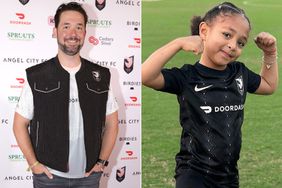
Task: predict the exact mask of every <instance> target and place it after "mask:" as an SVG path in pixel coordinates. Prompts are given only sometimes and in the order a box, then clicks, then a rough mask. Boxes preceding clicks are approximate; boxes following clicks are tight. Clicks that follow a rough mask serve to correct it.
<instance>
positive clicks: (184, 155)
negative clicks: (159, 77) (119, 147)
mask: <svg viewBox="0 0 282 188" xmlns="http://www.w3.org/2000/svg"><path fill="white" fill-rule="evenodd" d="M162 74H163V76H164V79H165V86H164V88H163V89H161V91H164V92H169V93H173V94H176V95H177V99H178V102H179V105H180V124H181V126H182V128H183V129H182V135H181V143H180V144H181V148H180V152H179V153H178V154H177V155H176V163H177V166H176V174H179V173H181V172H183V170H184V171H185V169H189V168H193V169H196V170H200V171H202V172H204V173H207V174H211V175H215V176H219V177H226V176H233V175H235V176H237V174H238V170H237V161H238V159H239V153H240V149H241V126H242V123H243V118H244V113H243V112H244V104H245V100H246V94H247V92H250V93H253V92H255V91H256V89H257V88H258V87H259V84H260V82H261V77H260V76H259V75H258V74H255V73H254V72H252V71H250V70H249V69H248V68H247V67H245V65H244V64H243V63H240V62H232V63H229V64H228V66H227V68H226V69H225V70H222V71H219V70H214V69H210V68H208V67H205V66H203V65H202V64H200V63H198V62H197V63H196V64H195V65H184V66H183V67H182V68H180V69H179V68H172V69H163V70H162Z"/></svg>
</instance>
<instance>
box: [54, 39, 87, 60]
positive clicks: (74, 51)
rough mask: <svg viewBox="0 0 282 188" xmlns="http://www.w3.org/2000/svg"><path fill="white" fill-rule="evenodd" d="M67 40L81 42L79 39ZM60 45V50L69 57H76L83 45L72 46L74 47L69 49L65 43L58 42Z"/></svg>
mask: <svg viewBox="0 0 282 188" xmlns="http://www.w3.org/2000/svg"><path fill="white" fill-rule="evenodd" d="M66 40H79V39H78V38H72V37H70V38H68V39H65V41H66ZM58 45H59V48H60V49H61V50H62V51H63V52H64V53H65V54H67V55H70V56H74V55H76V54H77V53H78V52H79V51H80V49H81V48H82V45H83V44H79V45H76V46H72V47H68V46H67V45H66V44H65V43H64V44H62V43H60V41H59V40H58Z"/></svg>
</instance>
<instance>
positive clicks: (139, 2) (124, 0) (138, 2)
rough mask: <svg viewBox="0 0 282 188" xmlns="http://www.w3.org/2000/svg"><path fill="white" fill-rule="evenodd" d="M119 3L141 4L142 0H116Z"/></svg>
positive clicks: (126, 4) (127, 4) (128, 4)
mask: <svg viewBox="0 0 282 188" xmlns="http://www.w3.org/2000/svg"><path fill="white" fill-rule="evenodd" d="M116 4H117V5H125V6H140V5H141V1H136V0H135V1H134V0H116Z"/></svg>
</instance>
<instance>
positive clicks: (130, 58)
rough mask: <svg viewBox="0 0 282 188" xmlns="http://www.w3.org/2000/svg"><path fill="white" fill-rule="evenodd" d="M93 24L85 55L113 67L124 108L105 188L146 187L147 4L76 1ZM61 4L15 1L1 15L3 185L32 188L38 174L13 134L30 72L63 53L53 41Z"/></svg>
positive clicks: (138, 0)
mask: <svg viewBox="0 0 282 188" xmlns="http://www.w3.org/2000/svg"><path fill="white" fill-rule="evenodd" d="M75 1H76V2H78V3H81V4H83V7H84V8H85V9H86V10H87V13H88V16H89V20H88V23H87V35H86V38H85V43H84V47H83V49H82V52H81V56H82V57H84V58H86V59H89V60H90V61H92V62H93V63H97V64H100V65H102V66H105V67H108V68H109V69H110V70H111V73H112V82H111V85H112V88H113V92H114V94H115V96H116V99H117V101H118V104H119V134H118V138H117V140H116V145H115V148H114V151H113V153H112V155H111V157H110V160H109V161H110V164H109V166H108V167H107V168H106V169H105V171H104V173H103V176H102V179H101V187H102V188H107V187H108V188H127V187H128V188H132V187H134V188H138V187H141V76H140V72H141V71H140V69H141V0H75ZM66 2H69V1H65V0H56V1H46V0H13V1H6V2H3V3H2V4H1V7H2V8H1V12H0V17H1V19H0V41H1V45H0V75H1V77H0V185H1V188H22V187H32V175H31V173H30V172H27V171H26V169H27V163H26V160H25V158H24V156H23V154H22V152H21V151H20V148H19V147H18V145H17V143H16V140H15V137H14V135H13V131H12V127H13V116H14V110H15V106H16V104H17V102H18V100H19V96H20V93H21V89H22V87H23V85H24V84H25V82H26V75H25V69H26V68H27V67H30V66H32V65H35V64H38V63H41V62H43V61H45V60H47V59H49V58H52V57H54V56H55V55H56V54H57V39H55V38H52V29H53V27H54V18H53V16H54V14H55V11H56V9H57V7H58V6H59V5H60V4H61V3H66Z"/></svg>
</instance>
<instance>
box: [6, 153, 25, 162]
mask: <svg viewBox="0 0 282 188" xmlns="http://www.w3.org/2000/svg"><path fill="white" fill-rule="evenodd" d="M8 158H9V160H10V161H25V160H26V159H25V157H24V155H22V154H21V155H19V154H18V155H15V154H12V155H9V156H8Z"/></svg>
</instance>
